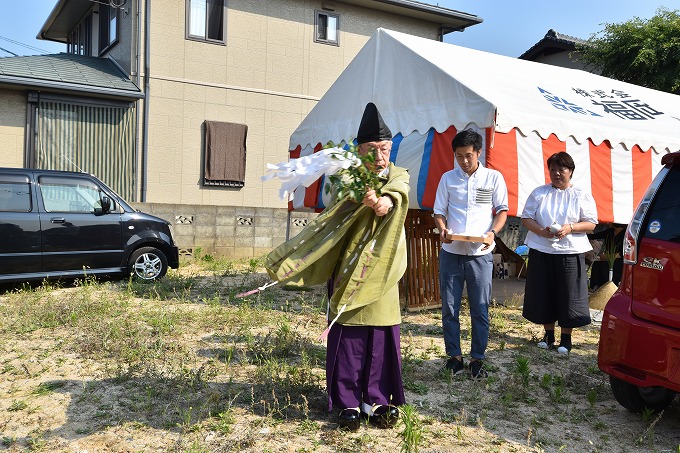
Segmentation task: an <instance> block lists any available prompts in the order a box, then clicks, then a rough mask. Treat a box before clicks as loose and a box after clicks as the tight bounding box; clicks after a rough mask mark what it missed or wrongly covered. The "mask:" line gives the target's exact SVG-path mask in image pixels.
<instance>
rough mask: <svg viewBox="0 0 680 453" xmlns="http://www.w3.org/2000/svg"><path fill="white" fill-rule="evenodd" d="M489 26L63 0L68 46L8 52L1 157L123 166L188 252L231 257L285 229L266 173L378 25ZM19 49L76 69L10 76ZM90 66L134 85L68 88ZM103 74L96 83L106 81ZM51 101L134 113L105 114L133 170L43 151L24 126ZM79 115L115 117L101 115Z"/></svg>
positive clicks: (424, 12) (94, 151)
mask: <svg viewBox="0 0 680 453" xmlns="http://www.w3.org/2000/svg"><path fill="white" fill-rule="evenodd" d="M480 22H481V19H480V18H478V17H476V16H474V15H470V14H466V13H461V12H457V11H453V10H450V9H446V8H441V7H438V6H433V5H429V4H426V3H421V2H417V1H413V0H404V1H395V0H389V1H388V0H378V1H372V0H371V1H369V0H346V1H308V0H270V1H266V2H264V1H252V0H229V1H228V2H227V1H226V0H165V1H162V2H151V1H145V0H110V1H108V2H93V1H89V0H58V1H57V3H56V5H55V7H54V9H53V11H52V13H51V14H50V16H49V17H48V18H47V20H46V22H45V24H44V25H43V27H42V29H41V30H40V33H39V38H41V39H47V40H51V41H57V42H63V43H64V44H65V45H66V48H67V51H68V54H69V55H64V54H59V55H58V56H37V57H11V58H5V59H0V102H1V103H2V104H3V106H4V105H6V106H7V107H8V108H3V109H2V114H1V116H0V141H1V143H9V146H3V147H2V149H0V165H2V166H27V167H31V166H42V167H50V168H62V169H69V170H73V169H74V168H80V169H83V170H85V171H88V172H92V173H95V174H97V175H98V176H100V177H102V179H103V180H104V181H105V182H107V183H108V184H109V185H111V186H112V187H113V188H114V189H116V190H120V187H121V186H120V185H117V184H118V183H116V181H115V180H114V181H112V180H111V179H110V178H109V179H107V175H102V174H101V171H102V168H103V167H102V166H101V165H99V166H96V167H93V166H91V165H89V164H90V163H91V162H92V161H97V162H99V163H101V162H103V161H106V162H107V163H108V164H109V165H114V166H117V168H119V171H118V172H117V173H116V174H115V175H112V177H113V178H114V179H116V178H118V179H120V178H123V179H125V178H126V177H127V180H126V181H125V187H129V188H130V192H123V194H124V195H125V196H126V197H127V198H128V199H129V200H130V201H132V202H138V203H144V204H145V205H144V207H145V209H146V210H148V211H152V212H155V213H156V214H158V215H161V216H163V217H165V218H167V219H168V220H170V221H172V222H173V223H176V226H175V232H176V236H177V238H178V243H179V245H180V247H183V248H184V249H185V251H186V253H191V252H192V249H194V248H195V247H201V248H202V249H203V250H204V251H205V252H207V253H217V254H220V255H223V256H230V257H239V256H254V255H258V254H261V253H263V252H265V251H267V250H269V249H271V248H272V247H273V246H275V245H277V244H278V243H279V242H281V241H282V240H284V239H285V236H286V234H287V232H286V231H285V229H286V228H285V226H286V220H287V210H286V208H285V206H286V204H285V203H284V202H283V201H282V200H280V198H279V196H278V184H277V182H276V181H274V182H268V183H262V182H261V179H260V177H261V176H262V175H263V174H264V173H265V172H266V168H267V167H266V165H267V163H270V162H271V163H276V162H280V161H285V160H287V159H288V141H289V137H290V134H291V133H292V131H293V130H294V129H295V128H296V127H297V126H298V124H299V123H300V122H301V120H302V119H303V118H304V117H305V116H306V115H307V113H308V112H309V111H310V110H311V109H312V107H313V106H314V105H315V104H316V102H317V101H318V99H319V98H320V97H321V96H322V95H323V94H324V93H325V91H326V90H327V89H328V88H329V87H330V85H331V84H332V83H333V82H334V81H335V79H336V78H337V76H338V75H339V74H340V73H341V72H342V70H343V69H344V68H345V66H346V65H347V64H348V63H349V62H350V61H351V60H352V58H353V57H354V56H355V55H356V53H357V52H358V51H359V50H360V49H361V47H362V46H363V45H364V43H365V42H366V41H367V40H368V38H369V37H370V35H371V34H372V33H373V32H374V31H375V29H376V28H379V27H385V28H390V29H395V30H399V31H403V32H406V33H410V34H414V35H418V36H423V37H427V38H431V39H438V40H441V39H442V37H443V35H444V34H446V33H449V32H452V31H462V30H464V29H465V28H466V27H469V26H472V25H475V24H477V23H480ZM147 37H148V39H147ZM17 58H25V59H27V61H30V62H31V64H29V66H33V67H43V66H44V63H45V61H51V60H52V59H61V60H66V61H69V62H70V63H71V64H72V65H73V66H72V68H71V70H72V72H71V73H70V74H69V73H68V71H67V72H66V73H65V74H61V75H60V76H58V77H55V78H54V80H52V84H51V85H46V86H45V84H42V86H41V85H39V84H36V83H35V80H33V79H32V74H33V70H31V69H29V68H28V67H27V68H25V69H24V70H23V71H19V72H18V73H16V71H14V73H12V71H11V70H10V71H9V72H8V73H7V74H9V75H10V76H12V77H14V78H15V79H16V78H17V77H19V78H21V79H22V83H16V81H14V82H9V83H6V82H5V80H3V78H2V75H3V72H2V71H3V68H6V67H11V66H12V64H10V63H9V62H10V61H15V59H17ZM90 61H100V62H105V64H106V65H107V66H109V68H108V69H109V70H110V69H111V68H112V67H118V68H119V69H120V70H121V71H120V74H119V76H120V78H121V81H124V82H125V83H127V84H129V85H130V87H131V88H132V89H131V90H130V93H133V94H130V93H128V97H127V98H125V99H124V100H122V98H120V96H119V97H118V98H116V99H113V97H115V96H113V95H102V93H101V92H98V91H97V90H95V89H91V90H90V89H89V88H88V86H86V84H83V86H80V87H79V88H80V89H81V91H80V92H77V91H74V90H71V91H69V90H66V89H63V87H61V86H60V83H58V82H59V80H64V81H65V83H68V82H69V79H71V78H72V77H74V75H75V74H80V73H81V72H82V69H83V68H84V67H88V65H89V63H88V62H90ZM90 66H91V65H90ZM97 74H98V75H97V76H94V75H93V76H92V78H93V79H95V80H96V81H97V82H96V83H99V84H102V80H108V79H106V78H105V77H104V75H105V73H97ZM107 83H109V84H112V83H113V82H112V81H111V80H108V82H107ZM95 85H96V84H95ZM130 87H128V88H130ZM100 91H101V90H100ZM348 96H351V93H348ZM48 98H49V99H50V101H53V102H56V103H57V106H58V107H57V109H61V110H60V111H63V112H66V111H68V109H69V108H71V106H73V105H82V106H87V105H93V104H94V105H98V106H100V107H101V108H106V107H107V106H109V104H111V102H113V103H114V104H115V102H124V103H125V106H124V107H125V109H124V110H125V112H127V113H126V114H127V115H128V116H127V117H125V118H128V119H126V120H121V119H109V120H107V122H105V123H106V124H109V125H111V131H110V132H111V133H113V132H116V133H117V134H118V135H119V136H121V137H124V138H126V139H127V138H128V137H131V138H132V140H131V142H129V143H130V146H127V144H128V142H127V141H123V143H124V144H125V147H124V146H123V145H117V146H118V148H120V150H122V152H123V155H124V158H125V162H126V163H125V166H124V167H123V165H118V161H117V159H118V157H113V156H111V157H105V156H104V155H103V154H101V153H102V152H103V151H102V149H101V148H97V147H90V146H89V145H87V146H84V147H83V148H79V149H80V154H78V153H76V155H75V158H78V159H79V160H78V161H77V162H76V161H74V156H72V154H73V152H72V151H71V149H70V148H71V147H72V141H69V140H66V139H63V140H61V141H56V142H55V141H53V142H51V143H52V148H50V152H51V153H52V154H54V155H57V156H59V155H64V154H68V153H70V154H69V156H70V157H69V159H61V160H60V161H57V160H54V159H52V160H40V159H38V156H39V152H38V151H37V149H41V152H42V148H44V147H45V146H44V143H43V142H41V141H40V140H39V138H40V136H39V135H37V136H36V135H35V133H34V132H33V130H32V129H30V128H29V129H25V128H24V127H23V125H24V124H26V122H27V121H26V118H27V117H28V118H30V117H32V115H35V114H36V111H37V115H38V116H40V115H41V114H42V115H44V116H49V117H50V118H52V117H53V116H54V114H52V113H49V112H47V107H46V106H45V111H44V113H41V109H40V108H38V109H34V110H31V111H30V112H29V109H30V108H31V107H30V105H32V104H31V102H37V101H35V99H42V100H46V99H48ZM136 99H139V100H136ZM32 100H33V101H32ZM27 106H28V107H29V108H28V109H27V108H26V107H27ZM118 107H121V105H118ZM360 114H361V112H357V115H360ZM27 115H28V116H27ZM64 115H67V114H66V113H64ZM68 115H70V118H71V119H73V118H75V116H78V117H79V118H80V119H81V120H82V121H85V122H87V121H90V122H97V123H98V124H103V123H102V122H101V121H100V120H98V119H97V118H99V116H97V115H98V114H96V113H87V114H82V113H69V114H68ZM68 115H67V116H68ZM83 115H84V116H83ZM129 118H132V119H133V120H132V121H131V122H130V121H129ZM82 121H81V122H82ZM62 127H68V125H67V124H66V123H64V124H62ZM74 127H75V126H74ZM74 130H75V129H74ZM79 131H82V128H81V129H79ZM79 133H82V132H79ZM85 133H86V134H87V133H88V132H85ZM102 134H103V133H102ZM102 134H100V135H102ZM121 134H122V135H121ZM35 137H38V140H37V141H36V140H34V138H35ZM117 140H118V142H120V141H121V139H117ZM118 142H116V143H118ZM55 143H56V144H55ZM87 153H89V155H87ZM76 160H77V159H76ZM299 216H300V218H299V219H293V220H294V221H293V222H291V223H292V227H293V228H294V229H295V228H299V227H302V226H304V224H305V223H306V217H305V215H304V213H302V214H299ZM307 216H308V215H307Z"/></svg>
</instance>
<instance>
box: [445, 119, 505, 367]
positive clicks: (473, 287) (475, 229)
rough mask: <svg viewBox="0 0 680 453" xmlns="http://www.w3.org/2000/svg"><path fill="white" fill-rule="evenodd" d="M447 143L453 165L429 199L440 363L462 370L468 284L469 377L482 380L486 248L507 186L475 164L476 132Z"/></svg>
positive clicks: (489, 262)
mask: <svg viewBox="0 0 680 453" xmlns="http://www.w3.org/2000/svg"><path fill="white" fill-rule="evenodd" d="M451 147H452V149H453V153H454V156H455V159H456V163H457V164H458V166H457V167H456V168H454V169H453V170H450V171H448V172H446V173H444V174H443V175H442V178H441V180H440V181H439V186H438V187H437V194H436V198H435V202H434V221H435V225H436V226H437V228H438V229H439V234H440V238H441V242H442V249H441V251H440V254H439V286H440V291H441V296H442V326H443V329H444V343H445V346H446V354H447V356H448V357H449V358H448V360H447V362H446V365H445V367H446V369H447V370H449V371H451V373H452V374H459V373H461V372H463V371H464V370H465V364H464V362H463V356H462V351H461V346H460V318H459V317H460V305H461V299H462V296H463V286H464V285H465V284H467V294H468V302H469V304H470V317H471V321H472V345H471V351H470V356H471V359H470V364H469V368H470V375H471V377H472V378H473V379H481V378H485V377H486V376H487V372H486V370H485V369H484V366H483V360H484V359H485V351H486V346H487V344H488V342H489V302H490V300H491V278H492V276H493V256H492V254H491V252H492V251H493V248H494V245H495V243H494V239H495V237H496V234H497V232H498V231H500V229H501V228H503V225H505V220H506V219H507V210H508V189H507V186H506V185H505V180H504V179H503V175H501V173H500V172H498V171H496V170H491V169H488V168H486V167H484V166H483V165H482V164H481V163H480V162H479V156H480V155H481V152H482V136H481V135H480V134H479V133H478V132H476V131H474V130H472V129H465V130H464V131H461V132H459V133H458V134H456V136H455V137H454V138H453V141H452V143H451ZM467 236H469V238H466V237H467ZM452 237H453V238H455V239H456V240H454V239H452ZM475 237H476V238H475ZM476 241H480V242H476Z"/></svg>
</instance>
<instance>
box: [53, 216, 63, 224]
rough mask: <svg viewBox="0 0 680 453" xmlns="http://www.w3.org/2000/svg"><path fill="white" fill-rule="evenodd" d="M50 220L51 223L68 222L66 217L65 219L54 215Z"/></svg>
mask: <svg viewBox="0 0 680 453" xmlns="http://www.w3.org/2000/svg"><path fill="white" fill-rule="evenodd" d="M50 222H51V223H64V222H66V219H64V218H63V217H52V218H51V219H50Z"/></svg>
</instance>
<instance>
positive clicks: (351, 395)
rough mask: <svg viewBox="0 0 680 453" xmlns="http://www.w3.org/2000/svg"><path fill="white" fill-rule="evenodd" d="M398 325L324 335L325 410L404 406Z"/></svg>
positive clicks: (353, 328) (339, 328) (337, 326)
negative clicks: (365, 405) (326, 344)
mask: <svg viewBox="0 0 680 453" xmlns="http://www.w3.org/2000/svg"><path fill="white" fill-rule="evenodd" d="M399 332H400V325H399V324H397V325H395V326H343V325H340V324H337V323H336V324H334V325H333V326H332V327H331V330H330V332H329V334H328V348H327V351H326V387H327V390H328V410H329V412H330V411H331V410H332V409H333V407H335V408H336V409H340V410H342V409H345V408H352V407H361V406H362V404H361V403H366V404H368V405H369V406H372V405H374V404H381V405H386V404H392V405H395V406H399V405H402V404H404V403H405V402H406V401H405V398H404V387H403V384H402V380H401V349H400V336H399Z"/></svg>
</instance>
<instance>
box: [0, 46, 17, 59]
mask: <svg viewBox="0 0 680 453" xmlns="http://www.w3.org/2000/svg"><path fill="white" fill-rule="evenodd" d="M0 50H2V51H5V52H7V53H11V54H12V55H14V56H15V57H18V56H19V55H17V54H15V53H14V52H12V51H10V50H7V49H5V48H4V47H0Z"/></svg>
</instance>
